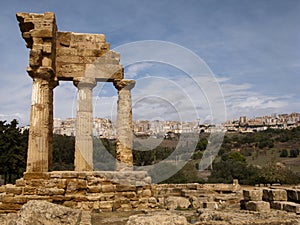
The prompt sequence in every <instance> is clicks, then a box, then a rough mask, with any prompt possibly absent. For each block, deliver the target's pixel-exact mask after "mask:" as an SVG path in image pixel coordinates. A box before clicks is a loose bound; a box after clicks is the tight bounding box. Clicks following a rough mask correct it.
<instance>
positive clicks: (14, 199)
mask: <svg viewBox="0 0 300 225" xmlns="http://www.w3.org/2000/svg"><path fill="white" fill-rule="evenodd" d="M27 201H28V198H27V197H26V196H24V195H19V196H14V197H11V196H7V195H6V196H3V197H2V198H1V202H3V203H16V204H24V203H26V202H27Z"/></svg>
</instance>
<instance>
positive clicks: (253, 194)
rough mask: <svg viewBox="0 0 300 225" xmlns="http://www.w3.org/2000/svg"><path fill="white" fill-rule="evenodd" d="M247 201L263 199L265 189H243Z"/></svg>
mask: <svg viewBox="0 0 300 225" xmlns="http://www.w3.org/2000/svg"><path fill="white" fill-rule="evenodd" d="M243 195H244V200H245V201H262V196H263V190H262V189H258V190H243Z"/></svg>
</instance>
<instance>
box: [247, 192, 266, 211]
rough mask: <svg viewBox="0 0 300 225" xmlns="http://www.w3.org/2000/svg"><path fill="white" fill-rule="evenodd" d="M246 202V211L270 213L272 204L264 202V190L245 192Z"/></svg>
mask: <svg viewBox="0 0 300 225" xmlns="http://www.w3.org/2000/svg"><path fill="white" fill-rule="evenodd" d="M243 195H244V201H243V202H242V204H243V206H242V207H244V208H245V209H247V210H250V211H260V212H267V211H270V203H268V202H265V201H263V200H262V197H263V190H262V189H256V190H243Z"/></svg>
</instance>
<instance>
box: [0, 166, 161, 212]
mask: <svg viewBox="0 0 300 225" xmlns="http://www.w3.org/2000/svg"><path fill="white" fill-rule="evenodd" d="M124 181H126V182H124ZM150 182H151V179H150V177H148V176H147V173H146V172H126V173H122V172H105V171H104V172H73V171H72V172H67V171H66V172H50V173H41V174H37V173H26V174H25V175H24V177H23V178H21V179H19V180H17V181H16V185H11V184H9V185H5V186H1V187H0V213H9V212H16V211H18V210H19V209H20V208H21V207H22V205H23V204H25V203H26V202H28V201H30V200H46V201H49V202H53V203H57V204H61V205H64V206H68V207H71V208H75V209H83V210H100V211H114V210H120V211H122V210H133V209H146V208H155V207H157V202H156V199H155V198H154V199H153V196H154V194H155V189H154V188H153V187H152V186H151V185H150Z"/></svg>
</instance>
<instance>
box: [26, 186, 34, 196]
mask: <svg viewBox="0 0 300 225" xmlns="http://www.w3.org/2000/svg"><path fill="white" fill-rule="evenodd" d="M23 194H24V195H35V194H36V188H35V187H27V186H26V187H24V188H23Z"/></svg>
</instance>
